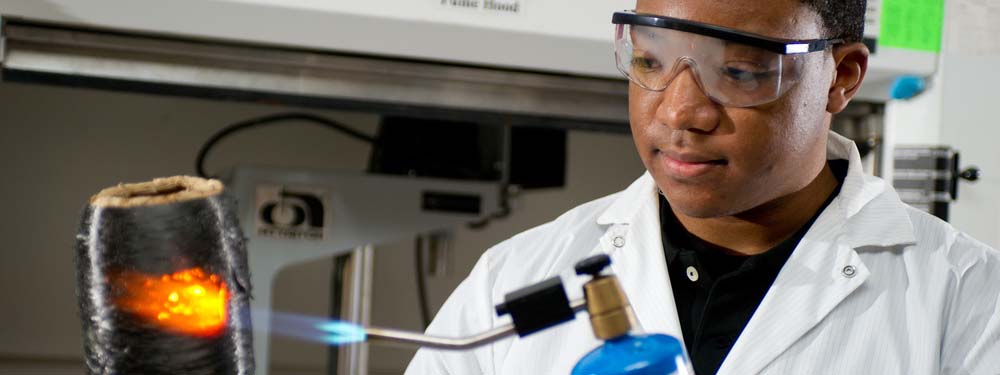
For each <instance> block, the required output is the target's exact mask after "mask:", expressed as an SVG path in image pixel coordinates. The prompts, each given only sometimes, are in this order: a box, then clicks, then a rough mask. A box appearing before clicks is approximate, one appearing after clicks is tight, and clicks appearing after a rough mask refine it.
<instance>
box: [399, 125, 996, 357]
mask: <svg viewBox="0 0 1000 375" xmlns="http://www.w3.org/2000/svg"><path fill="white" fill-rule="evenodd" d="M827 148H828V155H829V157H830V158H831V159H833V158H836V159H845V158H846V159H848V160H849V162H850V166H849V169H848V174H847V177H846V178H845V180H844V183H843V186H842V188H841V191H840V195H839V196H838V197H837V198H836V199H834V200H833V202H832V203H830V205H829V206H828V207H827V208H826V209H825V210H824V211H823V212H822V214H821V215H820V216H819V217H818V218H817V220H816V221H815V223H814V224H813V225H812V227H811V228H810V229H809V231H808V232H807V233H806V235H805V237H804V238H802V240H801V241H800V242H799V244H798V247H796V249H795V251H794V252H793V253H792V255H791V257H790V258H789V259H788V261H787V263H786V264H785V266H784V268H782V269H781V272H780V273H779V274H778V277H777V279H776V280H775V281H774V284H773V285H772V286H771V289H770V290H769V291H768V292H767V295H766V296H765V297H764V299H763V301H761V304H760V306H759V308H758V309H757V311H756V313H754V315H753V317H752V318H751V319H750V321H749V322H748V323H747V325H746V328H745V329H744V331H743V333H742V334H741V335H740V337H739V339H738V340H737V341H736V343H735V344H734V345H733V347H732V350H731V351H730V353H729V355H728V357H726V359H725V362H723V364H722V367H721V368H720V369H719V372H718V374H722V375H747V374H794V375H817V374H852V375H853V374H879V375H888V374H905V375H920V374H963V375H964V374H989V375H997V374H1000V305H998V296H1000V253H998V252H997V251H996V250H994V249H991V248H989V247H988V246H986V245H984V244H982V243H980V242H977V241H976V240H974V239H972V238H970V237H969V236H967V235H965V234H963V233H961V232H959V231H957V230H955V229H954V228H953V227H951V226H950V225H949V224H947V223H945V222H943V221H941V220H938V219H937V218H934V217H932V216H930V215H928V214H925V213H923V212H920V211H917V210H915V209H913V208H910V207H909V206H906V205H905V204H903V203H902V202H901V201H900V200H899V198H898V196H897V195H896V192H895V191H894V190H893V189H892V187H891V186H889V185H888V184H886V183H885V182H884V181H882V180H881V179H878V178H875V177H871V176H866V175H864V174H863V173H862V171H861V161H860V158H859V155H858V151H857V149H856V148H855V147H854V145H853V143H852V142H850V141H849V140H847V139H845V138H843V137H841V136H839V135H836V134H834V133H831V137H830V142H829V144H828V147H827ZM656 194H657V193H656V185H655V183H654V182H653V179H652V178H651V177H650V176H649V174H648V173H647V174H645V175H643V176H642V177H640V178H639V179H638V180H637V181H635V182H634V183H633V184H632V185H631V186H629V187H628V189H626V190H625V191H623V192H620V193H617V194H614V195H611V196H608V197H605V198H602V199H598V200H596V201H593V202H590V203H586V204H584V205H581V206H579V207H576V208H574V209H572V210H570V211H569V212H567V213H565V214H564V215H562V216H560V217H559V218H557V219H556V220H554V221H552V222H550V223H547V224H544V225H541V226H539V227H536V228H534V229H531V230H528V231H526V232H524V233H521V234H519V235H517V236H515V237H513V238H511V239H509V240H507V241H505V242H503V243H501V244H499V245H497V246H495V247H493V248H491V249H490V250H489V251H487V252H486V253H485V254H484V255H483V256H482V258H481V259H480V260H479V262H478V263H477V264H476V266H475V268H474V269H473V270H472V273H471V274H470V275H469V277H468V278H467V279H466V280H465V281H464V282H462V284H461V285H459V287H458V288H457V289H456V290H455V292H454V293H453V294H452V296H451V297H450V298H449V299H448V301H447V302H446V303H445V305H444V306H443V307H442V308H441V311H440V312H439V313H438V315H437V317H436V318H435V319H434V322H433V323H432V324H431V326H430V327H429V328H428V330H427V332H428V333H431V334H435V335H441V336H468V335H471V334H474V333H479V332H483V331H486V330H489V329H490V328H492V327H495V326H497V325H499V324H504V323H507V322H509V319H508V318H507V317H504V318H497V317H496V314H495V313H494V310H493V306H494V305H496V304H498V303H500V302H502V301H503V296H504V294H506V293H508V292H510V291H513V290H515V289H518V288H521V287H524V286H526V285H529V284H532V283H535V282H538V281H541V280H543V279H546V278H548V277H551V276H554V275H560V276H561V277H562V279H563V281H564V283H565V284H566V288H567V291H568V293H569V295H570V298H578V297H580V296H581V295H582V291H581V285H582V284H581V283H582V282H583V281H585V278H584V277H578V276H575V275H574V274H573V264H574V263H575V262H577V261H579V260H581V259H584V258H586V257H587V256H589V255H593V254H597V253H606V254H609V255H610V256H611V259H612V267H611V268H612V270H613V271H614V273H615V274H617V275H618V277H619V279H620V280H621V283H622V287H623V289H624V290H625V293H626V295H627V296H628V298H629V299H630V300H631V303H632V306H633V308H634V310H635V314H636V317H637V318H638V323H639V325H640V327H636V328H637V330H639V331H643V332H659V333H666V334H669V335H673V336H675V337H678V338H680V337H681V328H680V323H679V321H678V318H677V310H676V307H675V305H674V297H673V293H672V290H671V287H670V277H668V275H667V267H666V262H665V261H664V258H663V247H662V242H661V234H660V224H659V223H660V221H659V216H658V210H657V207H658V206H657V198H656ZM846 267H853V269H854V272H853V274H852V273H851V272H850V271H846V272H845V268H846ZM600 344H601V343H600V342H599V341H598V340H596V339H595V338H594V337H593V333H592V331H591V329H590V326H589V323H588V321H587V318H586V315H585V314H580V315H579V316H578V317H577V319H576V320H574V321H572V322H569V323H565V324H563V325H561V326H557V327H554V328H550V329H548V330H546V331H542V332H539V333H535V334H534V335H531V336H528V337H525V338H510V339H505V340H503V341H499V342H497V343H494V344H492V345H489V346H485V347H481V348H478V349H474V350H470V351H464V352H447V351H436V350H426V349H422V350H420V351H419V352H418V353H417V355H416V356H415V357H414V359H413V361H412V362H411V363H410V366H409V368H408V369H407V370H406V373H407V374H412V375H418V374H421V375H422V374H428V375H437V374H453V375H475V374H505V375H534V374H553V375H563V374H566V375H568V374H569V373H570V370H571V369H572V368H573V366H574V365H575V363H576V361H577V360H579V359H580V358H581V357H582V356H583V355H584V354H586V353H587V352H588V351H590V350H592V349H593V348H595V347H597V346H598V345H600Z"/></svg>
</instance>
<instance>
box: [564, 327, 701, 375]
mask: <svg viewBox="0 0 1000 375" xmlns="http://www.w3.org/2000/svg"><path fill="white" fill-rule="evenodd" d="M693 373H694V372H693V371H692V370H691V365H690V363H689V362H688V360H687V355H685V354H684V347H683V345H682V344H681V342H680V340H677V339H676V338H674V337H673V336H668V335H664V334H650V335H630V334H626V335H623V336H621V337H618V338H614V339H611V340H608V341H605V343H604V345H601V346H599V347H597V349H594V350H592V351H591V352H590V353H587V355H585V356H584V357H583V358H581V359H580V361H579V362H577V363H576V366H575V367H573V372H572V373H571V374H572V375H690V374H693Z"/></svg>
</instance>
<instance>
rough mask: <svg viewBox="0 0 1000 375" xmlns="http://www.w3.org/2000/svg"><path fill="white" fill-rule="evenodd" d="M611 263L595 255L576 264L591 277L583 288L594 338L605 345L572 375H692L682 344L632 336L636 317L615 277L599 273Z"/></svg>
mask: <svg viewBox="0 0 1000 375" xmlns="http://www.w3.org/2000/svg"><path fill="white" fill-rule="evenodd" d="M610 264H611V258H609V257H608V256H607V255H603V254H602V255H596V256H592V257H590V258H587V259H584V260H582V261H580V262H578V263H577V264H576V273H577V274H578V275H590V276H593V278H592V279H591V280H590V281H588V282H587V283H586V284H584V285H583V295H584V296H585V297H586V299H587V313H588V314H590V326H591V328H593V329H594V336H595V337H597V338H598V339H600V340H604V344H603V345H601V346H599V347H598V348H597V349H594V350H592V351H591V352H590V353H587V355H585V356H584V357H583V358H581V359H580V361H579V362H577V363H576V366H575V367H573V371H572V373H571V374H572V375H693V374H694V371H693V370H692V367H691V361H689V360H688V357H687V354H685V353H684V345H683V344H681V341H680V340H678V339H677V338H675V337H673V336H668V335H664V334H632V333H630V331H631V330H632V327H633V326H634V323H633V322H634V321H635V316H634V314H633V313H632V306H631V304H630V303H629V301H628V298H626V297H625V292H624V291H623V290H622V288H621V284H619V283H618V278H616V277H615V276H614V275H606V274H605V275H602V274H601V272H602V271H603V270H604V269H605V268H607V266H608V265H610Z"/></svg>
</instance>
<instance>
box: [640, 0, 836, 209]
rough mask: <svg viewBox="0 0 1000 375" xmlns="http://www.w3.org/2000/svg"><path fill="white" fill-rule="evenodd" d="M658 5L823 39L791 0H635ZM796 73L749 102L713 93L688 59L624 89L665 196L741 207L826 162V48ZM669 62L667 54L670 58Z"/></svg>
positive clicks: (758, 30)
mask: <svg viewBox="0 0 1000 375" xmlns="http://www.w3.org/2000/svg"><path fill="white" fill-rule="evenodd" d="M636 12H637V13H646V14H656V15H662V16H668V17H674V18H681V19H686V20H691V21H697V22H703V23H708V24H713V25H719V26H724V27H729V28H733V29H737V30H741V31H746V32H751V33H755V34H760V35H765V36H770V37H775V38H784V39H799V40H801V39H822V38H825V37H827V36H826V35H824V34H823V28H822V21H821V19H820V17H819V16H818V15H817V14H816V13H815V12H814V11H812V10H811V9H809V8H808V7H807V6H806V5H802V4H801V3H800V1H799V0H772V1H767V2H764V1H749V0H747V1H724V0H670V1H665V0H638V2H637V4H636ZM815 53H817V54H822V58H817V59H812V60H811V61H813V63H810V64H807V66H805V67H804V71H803V72H802V78H801V81H800V82H798V84H797V85H796V86H795V87H793V88H792V89H791V90H790V91H788V92H787V93H785V95H784V96H782V97H781V98H779V99H778V100H777V101H775V102H772V103H768V104H764V105H761V106H756V107H750V108H734V107H724V106H721V105H719V104H717V103H714V102H713V101H712V100H711V99H709V98H708V97H707V96H706V95H705V93H704V92H702V90H701V89H700V88H699V87H698V84H697V83H696V81H695V78H694V76H693V73H692V71H691V70H690V69H687V70H685V71H684V72H683V73H681V74H680V75H679V76H677V77H676V78H675V79H674V80H673V81H672V82H671V83H670V86H668V87H667V88H666V90H664V91H662V92H655V91H649V90H646V89H643V88H641V87H639V86H637V85H636V84H635V83H632V84H631V85H630V89H629V113H630V115H629V116H630V122H631V127H632V135H633V138H634V141H635V145H636V148H637V149H638V151H639V155H640V157H641V158H642V161H643V164H645V166H646V169H647V170H649V172H650V174H652V176H653V178H654V179H655V180H656V184H657V185H658V186H659V188H660V189H661V190H662V191H663V192H664V194H666V196H667V199H668V201H669V202H670V204H671V206H672V207H673V208H674V209H675V210H678V211H679V212H681V213H683V214H685V215H687V216H691V217H701V218H709V217H720V216H729V215H735V214H739V213H741V212H745V211H748V210H750V209H752V208H755V207H758V206H761V205H763V204H765V203H768V202H771V201H774V200H776V199H777V198H779V197H782V196H785V195H788V194H791V193H793V192H796V191H798V190H800V189H802V188H803V187H805V186H806V185H807V184H809V183H810V182H811V181H812V180H813V179H814V178H815V177H816V176H817V175H818V174H819V172H820V170H821V169H822V168H823V166H824V163H825V155H826V138H827V129H828V126H829V125H828V124H829V114H828V113H827V112H826V108H827V100H828V92H829V90H830V85H831V82H832V81H833V77H834V62H833V60H832V57H831V56H830V52H829V51H824V52H815ZM670 63H673V62H670Z"/></svg>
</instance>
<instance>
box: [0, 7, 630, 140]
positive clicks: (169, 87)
mask: <svg viewBox="0 0 1000 375" xmlns="http://www.w3.org/2000/svg"><path fill="white" fill-rule="evenodd" d="M2 25H3V26H2V34H0V36H2V40H3V42H0V43H4V46H3V50H2V51H0V56H3V59H2V61H0V77H2V79H3V80H4V81H13V82H29V83H45V84H57V85H71V86H84V87H93V88H101V89H112V90H125V91H139V92H149V93H157V94H172V95H181V96H194V97H208V98H220V99H228V100H245V101H267V102H278V103H285V104H291V105H301V106H314V107H322V108H337V109H350V110H361V111H370V112H378V113H383V114H403V115H409V116H416V117H420V116H424V117H433V118H454V119H464V120H470V119H471V120H476V121H483V122H495V123H517V124H529V125H530V124H545V125H548V126H553V125H554V126H561V127H567V128H592V129H598V130H607V131H616V132H627V131H628V126H627V124H628V104H627V82H625V81H624V80H614V79H602V78H589V77H577V76H567V75H556V74H543V73H536V72H525V71H512V70H500V69H491V68H488V67H478V66H462V65H447V64H442V63H434V62H427V61H412V60H394V59H385V58H376V57H370V56H358V55H346V54H337V53H334V52H330V51H315V50H302V49H291V48H283V47H276V46H266V45H252V44H242V43H233V42H226V41H214V40H199V39H184V38H178V37H170V36H162V35H144V34H139V33H134V32H129V33H125V32H121V31H115V30H101V29H84V28H71V27H66V26H60V25H52V24H45V23H38V22H31V21H27V20H21V19H11V18H8V19H5V20H4V21H3V24H2ZM608 53H609V54H610V53H611V52H610V51H609V52H608Z"/></svg>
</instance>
